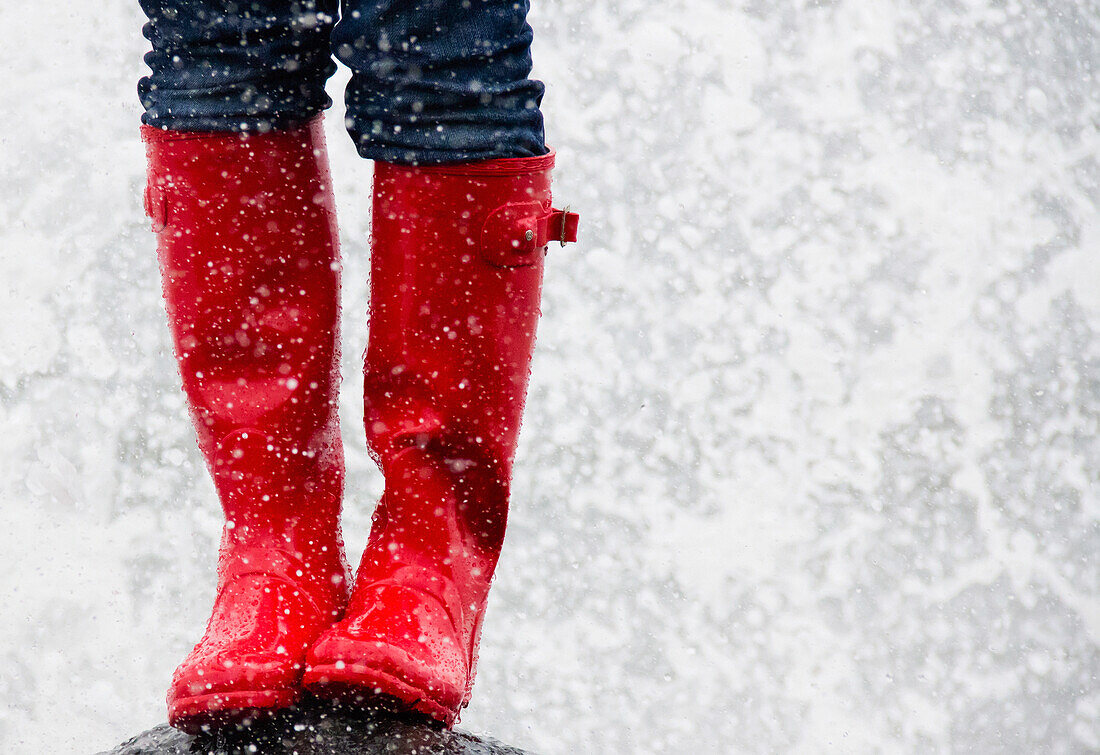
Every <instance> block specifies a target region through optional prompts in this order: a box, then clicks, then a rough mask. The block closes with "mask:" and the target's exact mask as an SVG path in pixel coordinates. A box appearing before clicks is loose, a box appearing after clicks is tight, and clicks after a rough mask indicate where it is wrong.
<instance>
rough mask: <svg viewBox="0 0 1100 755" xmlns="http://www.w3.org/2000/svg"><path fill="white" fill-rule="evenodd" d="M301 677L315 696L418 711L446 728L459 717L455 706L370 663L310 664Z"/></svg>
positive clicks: (361, 706)
mask: <svg viewBox="0 0 1100 755" xmlns="http://www.w3.org/2000/svg"><path fill="white" fill-rule="evenodd" d="M302 681H303V684H304V686H305V687H306V689H308V690H309V691H310V692H311V693H313V694H314V695H316V696H317V697H321V698H324V699H326V700H332V701H334V702H339V703H343V704H345V705H349V706H352V707H358V708H370V707H381V708H384V709H387V710H390V711H391V712H394V713H408V712H413V713H419V714H420V715H423V716H427V717H428V718H431V719H432V720H434V721H437V722H439V723H442V724H443V725H444V726H446V727H448V728H450V727H451V726H453V725H454V723H455V720H456V719H457V718H458V711H457V710H456V709H455V707H453V706H447V705H444V704H443V703H441V702H439V701H437V700H433V699H432V698H431V697H429V696H428V693H426V692H425V691H424V690H421V689H419V688H417V687H414V686H413V685H411V684H409V683H408V682H406V681H404V680H403V679H400V678H398V677H396V676H394V675H393V674H389V673H386V672H385V671H380V670H378V669H373V668H370V667H369V666H363V665H358V664H348V665H346V666H344V667H343V668H337V667H336V666H334V665H328V664H326V665H323V666H313V667H311V668H309V669H307V670H306V673H305V677H304V678H303V680H302Z"/></svg>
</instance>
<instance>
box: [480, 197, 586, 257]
mask: <svg viewBox="0 0 1100 755" xmlns="http://www.w3.org/2000/svg"><path fill="white" fill-rule="evenodd" d="M578 221H579V216H578V215H577V214H576V213H575V212H569V210H568V208H566V209H565V210H554V209H551V210H549V211H547V210H546V209H544V207H543V205H541V204H539V203H538V202H518V203H514V204H506V205H502V206H500V207H498V208H497V209H495V210H493V211H492V212H491V213H489V217H487V218H486V219H485V226H484V228H483V229H482V232H481V256H482V257H483V258H484V259H485V261H486V262H488V263H489V264H490V265H495V266H497V267H526V266H530V265H534V264H535V263H537V262H538V261H539V260H540V259H541V258H542V257H543V255H545V254H546V247H547V245H548V244H549V243H550V242H551V241H557V242H559V243H560V244H561V245H562V246H565V245H566V244H567V243H569V242H572V241H576V240H577V225H578ZM540 252H541V253H540Z"/></svg>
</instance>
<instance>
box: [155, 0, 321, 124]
mask: <svg viewBox="0 0 1100 755" xmlns="http://www.w3.org/2000/svg"><path fill="white" fill-rule="evenodd" d="M140 2H141V7H142V9H143V10H144V11H145V14H146V16H147V17H148V22H147V23H146V24H145V27H144V28H143V29H142V33H143V34H144V35H145V37H146V38H147V39H148V40H149V41H150V42H151V43H152V50H150V51H149V52H148V53H146V55H145V62H146V64H148V66H149V69H150V73H149V75H148V76H146V77H144V78H142V79H141V81H140V82H138V95H139V96H140V98H141V104H142V106H143V107H144V108H145V113H144V114H143V115H142V118H141V120H142V123H144V124H146V125H149V126H155V127H157V128H160V129H171V130H174V131H270V130H271V129H277V128H285V127H288V126H295V125H301V124H303V123H305V122H306V121H308V120H309V119H310V118H312V117H313V116H315V115H317V114H318V113H320V112H321V111H322V110H324V109H325V108H327V107H328V106H329V105H330V104H332V103H331V100H330V99H329V98H328V95H327V94H325V81H326V80H327V79H328V77H329V76H331V75H332V74H333V72H334V71H335V70H336V64H335V63H334V62H333V60H332V56H331V55H330V52H329V34H330V32H331V31H332V26H333V24H334V23H335V21H336V13H337V2H338V0H246V1H244V2H234V3H227V2H224V1H221V0H140Z"/></svg>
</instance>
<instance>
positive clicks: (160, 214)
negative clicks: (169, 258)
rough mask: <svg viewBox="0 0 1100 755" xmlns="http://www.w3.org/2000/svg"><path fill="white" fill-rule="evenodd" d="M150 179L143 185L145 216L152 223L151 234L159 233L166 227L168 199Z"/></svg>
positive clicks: (160, 188) (162, 190)
mask: <svg viewBox="0 0 1100 755" xmlns="http://www.w3.org/2000/svg"><path fill="white" fill-rule="evenodd" d="M153 180H154V179H152V178H150V179H149V182H148V183H146V184H145V196H144V197H143V199H144V200H145V202H144V204H145V214H146V215H147V216H148V217H149V220H151V221H152V223H153V233H160V232H161V231H163V230H164V229H165V228H167V227H168V198H167V197H166V196H165V194H164V188H163V187H161V186H159V185H154V184H153Z"/></svg>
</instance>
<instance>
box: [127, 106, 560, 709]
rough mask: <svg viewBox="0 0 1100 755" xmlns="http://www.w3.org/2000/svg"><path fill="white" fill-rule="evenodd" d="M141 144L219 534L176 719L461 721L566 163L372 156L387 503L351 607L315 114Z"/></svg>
mask: <svg viewBox="0 0 1100 755" xmlns="http://www.w3.org/2000/svg"><path fill="white" fill-rule="evenodd" d="M143 134H144V137H145V140H146V142H147V145H148V156H149V166H150V168H149V188H148V190H147V195H146V206H147V209H148V211H149V214H150V216H151V217H152V218H153V222H154V227H155V229H156V230H157V231H158V239H159V248H160V257H161V264H162V272H163V278H164V290H165V299H166V302H167V309H168V313H169V320H170V324H171V327H172V331H173V336H174V340H175V345H176V352H177V357H178V360H179V364H180V371H181V374H182V376H183V384H184V390H185V393H186V395H187V398H188V401H189V404H190V407H191V412H192V415H193V418H194V420H195V426H196V429H197V431H198V435H199V445H200V448H201V450H202V452H203V454H204V456H205V458H206V459H207V462H208V465H209V466H210V469H211V473H212V474H213V476H214V480H215V484H216V487H217V490H218V494H219V497H220V498H221V501H222V504H223V508H224V509H225V514H226V520H227V525H226V530H225V536H224V538H223V545H222V550H221V554H220V561H219V571H218V573H219V578H218V596H217V599H216V600H215V605H214V611H213V614H212V616H211V618H210V622H209V624H208V626H207V631H206V634H205V636H204V637H203V639H202V641H201V642H200V643H199V644H198V645H197V646H196V648H195V650H194V651H192V653H191V654H190V655H189V656H188V657H187V659H186V660H185V661H184V663H183V664H182V665H181V666H180V668H179V669H178V670H177V671H176V674H175V676H174V678H173V683H172V687H171V689H170V691H169V695H168V703H169V720H170V722H171V723H172V724H173V725H175V726H178V727H180V728H184V729H187V730H191V731H194V730H197V729H199V728H201V727H202V726H203V725H205V724H208V723H212V722H220V721H222V720H233V719H235V718H240V717H244V716H249V715H252V714H253V713H254V712H255V711H257V710H264V709H277V708H281V707H285V706H286V705H289V704H291V703H293V702H294V701H295V700H296V699H297V698H298V696H299V695H300V691H301V689H303V687H306V688H309V689H311V690H312V691H314V692H315V693H317V694H319V695H322V696H328V697H340V698H345V699H352V700H359V701H366V700H368V699H373V698H375V697H376V696H379V695H380V696H383V697H382V699H383V700H385V701H387V702H389V703H391V704H395V705H396V706H398V707H400V708H403V709H411V710H415V711H418V712H420V713H423V714H426V715H428V716H431V717H432V718H435V719H436V720H438V721H441V722H443V723H444V724H446V725H448V726H449V725H452V724H453V723H454V721H455V720H456V718H457V716H458V712H459V711H460V710H461V708H462V707H463V706H464V705H465V704H466V703H467V702H468V701H469V697H470V688H471V685H472V682H473V676H474V666H475V664H476V660H477V645H478V637H479V634H480V628H481V619H482V616H483V613H484V608H485V600H486V596H487V593H488V589H489V584H490V580H491V578H492V574H493V570H494V568H495V566H496V561H497V557H498V555H499V553H500V548H501V544H502V540H503V537H504V528H505V520H506V517H507V507H508V489H509V480H510V476H511V460H512V455H513V453H514V450H515V446H516V440H517V435H518V432H519V425H520V419H521V415H522V410H523V402H524V397H525V393H526V385H527V377H528V373H529V369H530V359H531V351H532V348H533V345H534V336H535V327H536V324H537V321H538V317H539V298H540V289H541V280H542V258H543V255H544V253H545V250H546V245H547V243H548V242H549V241H561V242H563V243H564V242H566V241H572V240H575V236H576V220H577V219H576V216H575V215H571V214H568V213H562V212H558V211H555V210H552V209H551V206H550V169H551V167H552V165H553V156H552V155H547V156H545V157H535V158H521V159H506V160H491V161H486V162H481V163H474V164H463V165H452V166H439V167H417V168H410V167H402V166H394V165H388V164H384V163H377V164H376V167H375V179H374V180H375V185H374V216H373V228H374V230H373V239H372V277H371V313H370V316H371V328H370V343H369V346H368V350H367V358H366V365H365V369H366V391H365V410H366V427H367V436H368V441H369V445H370V448H371V450H372V452H373V454H374V455H375V457H376V459H377V460H378V462H379V464H380V466H381V467H382V470H383V473H384V475H385V478H386V490H385V494H384V497H383V500H382V502H381V504H380V505H379V507H378V510H377V512H376V514H375V520H374V526H373V528H372V532H371V538H370V542H369V544H368V546H367V549H366V551H365V552H364V554H363V560H362V563H361V565H360V568H359V574H358V577H357V580H356V584H355V588H354V591H353V593H352V596H351V601H350V604H349V603H347V578H346V577H347V572H346V566H345V563H344V558H343V545H342V541H341V538H340V534H339V531H340V530H339V511H340V498H341V489H342V478H343V467H342V453H341V448H340V442H339V430H338V425H337V419H336V388H337V373H336V361H337V360H336V356H337V345H336V344H337V317H338V293H339V283H338V276H337V272H336V270H337V269H338V251H337V243H336V232H335V222H334V209H333V200H332V191H331V182H330V180H329V177H328V169H327V158H326V157H325V153H324V143H323V138H322V131H321V122H320V118H317V119H315V120H314V121H312V122H311V123H310V124H309V125H308V126H306V127H303V128H300V129H294V130H288V131H281V132H272V133H267V134H253V135H249V136H241V135H237V134H192V133H173V132H162V131H158V130H156V129H151V128H145V129H144V130H143ZM345 610H346V616H345ZM341 617H344V618H343V620H342V621H340V619H341Z"/></svg>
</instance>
